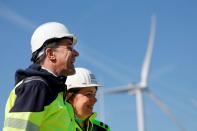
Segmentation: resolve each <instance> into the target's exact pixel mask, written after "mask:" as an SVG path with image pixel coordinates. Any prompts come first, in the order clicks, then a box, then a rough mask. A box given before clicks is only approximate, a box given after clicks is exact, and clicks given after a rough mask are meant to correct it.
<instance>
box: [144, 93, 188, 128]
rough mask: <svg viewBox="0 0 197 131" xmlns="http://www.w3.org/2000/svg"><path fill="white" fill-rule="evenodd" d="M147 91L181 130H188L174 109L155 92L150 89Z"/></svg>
mask: <svg viewBox="0 0 197 131" xmlns="http://www.w3.org/2000/svg"><path fill="white" fill-rule="evenodd" d="M145 93H146V94H147V95H148V96H149V98H151V100H152V101H154V102H155V103H156V105H158V106H159V108H160V109H161V110H162V111H163V112H164V113H165V114H166V115H167V116H168V117H169V118H170V119H171V121H172V122H173V123H174V124H175V125H176V126H177V127H178V128H179V129H180V131H186V129H185V128H184V127H183V126H182V125H181V124H180V122H179V121H178V119H177V118H176V116H175V115H174V113H173V112H172V110H171V109H170V108H169V107H168V106H167V105H166V104H164V103H163V102H162V101H161V100H160V99H159V98H158V97H157V96H156V95H155V94H154V93H153V92H151V91H150V90H147V91H145Z"/></svg>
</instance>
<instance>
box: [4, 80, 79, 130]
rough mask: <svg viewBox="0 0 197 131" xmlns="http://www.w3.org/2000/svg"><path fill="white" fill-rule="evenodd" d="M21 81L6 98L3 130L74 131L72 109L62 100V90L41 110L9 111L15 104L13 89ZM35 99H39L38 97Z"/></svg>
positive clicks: (15, 96)
mask: <svg viewBox="0 0 197 131" xmlns="http://www.w3.org/2000/svg"><path fill="white" fill-rule="evenodd" d="M22 83H23V81H21V82H19V83H18V84H17V85H16V86H15V88H14V89H13V90H12V91H11V93H10V96H9V98H8V100H7V104H6V109H5V121H4V128H3V131H75V122H74V113H73V109H72V106H71V105H70V104H69V103H68V102H66V101H64V100H63V95H64V93H63V92H59V93H58V94H57V96H56V97H55V98H54V100H53V101H52V102H51V103H50V104H48V105H46V106H45V107H44V109H43V110H42V111H38V112H31V111H27V112H26V111H24V112H22V111H20V112H17V111H15V112H11V109H12V107H13V106H14V104H16V103H15V100H16V98H17V95H16V92H15V89H16V88H17V87H18V86H19V85H21V84H22ZM27 88H28V87H27ZM27 97H31V96H27ZM37 99H38V101H39V98H37ZM30 104H31V103H30Z"/></svg>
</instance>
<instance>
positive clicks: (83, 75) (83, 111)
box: [66, 68, 110, 131]
mask: <svg viewBox="0 0 197 131" xmlns="http://www.w3.org/2000/svg"><path fill="white" fill-rule="evenodd" d="M75 70H76V74H75V75H71V76H68V79H67V80H66V84H67V90H68V91H67V97H66V99H67V101H68V102H69V103H70V104H71V105H72V107H73V109H74V112H75V128H76V130H77V131H109V130H110V128H109V126H108V125H106V124H104V123H103V122H100V121H98V120H96V119H95V118H96V113H95V112H93V107H94V104H95V103H96V101H97V99H96V92H97V88H98V87H100V85H99V84H98V83H97V81H96V78H95V76H94V74H92V73H91V72H90V71H89V70H87V69H85V68H76V69H75Z"/></svg>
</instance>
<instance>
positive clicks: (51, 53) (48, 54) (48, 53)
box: [45, 48, 56, 61]
mask: <svg viewBox="0 0 197 131" xmlns="http://www.w3.org/2000/svg"><path fill="white" fill-rule="evenodd" d="M45 52H46V57H47V58H48V59H50V60H51V61H54V60H55V59H56V57H55V53H54V50H53V49H51V48H47V49H46V51H45Z"/></svg>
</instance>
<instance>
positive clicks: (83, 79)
mask: <svg viewBox="0 0 197 131" xmlns="http://www.w3.org/2000/svg"><path fill="white" fill-rule="evenodd" d="M75 70H76V73H75V74H74V75H71V76H68V77H67V80H66V85H67V90H69V89H72V88H85V87H95V86H96V87H100V86H101V85H100V84H98V83H97V81H96V77H95V76H94V74H92V73H91V72H90V71H89V70H88V69H85V68H75Z"/></svg>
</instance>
